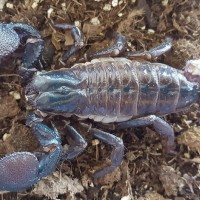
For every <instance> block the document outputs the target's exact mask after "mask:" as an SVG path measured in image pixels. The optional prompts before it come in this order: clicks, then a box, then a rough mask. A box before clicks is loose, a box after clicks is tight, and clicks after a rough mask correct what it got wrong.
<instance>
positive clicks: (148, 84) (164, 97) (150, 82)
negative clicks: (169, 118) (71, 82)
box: [72, 58, 198, 123]
mask: <svg viewBox="0 0 200 200" xmlns="http://www.w3.org/2000/svg"><path fill="white" fill-rule="evenodd" d="M72 70H73V72H74V73H75V74H76V76H77V77H78V78H80V80H82V84H79V87H80V88H79V89H83V90H84V91H85V98H86V100H85V101H84V102H85V106H83V105H80V107H81V110H79V111H77V113H74V114H77V115H78V116H80V117H89V118H92V119H94V120H95V121H102V122H107V123H108V122H115V121H125V120H128V119H130V118H132V117H141V116H146V115H149V114H157V115H163V114H168V113H171V112H175V111H176V110H179V109H182V108H184V107H187V106H188V105H190V104H191V103H192V102H194V101H196V98H198V97H197V89H198V88H197V84H196V83H191V82H189V81H187V80H186V78H185V77H184V76H183V75H182V73H181V72H179V71H178V70H176V69H174V68H171V67H169V66H167V65H164V64H160V63H147V62H138V61H130V60H127V59H125V58H115V59H112V58H110V59H109V58H107V59H106V60H105V59H98V60H93V61H92V62H91V63H85V64H77V65H75V66H74V67H73V68H72ZM81 87H82V88H81Z"/></svg>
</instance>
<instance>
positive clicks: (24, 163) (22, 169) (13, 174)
mask: <svg viewBox="0 0 200 200" xmlns="http://www.w3.org/2000/svg"><path fill="white" fill-rule="evenodd" d="M0 169H1V170H0V190H9V191H19V190H22V189H25V188H28V187H30V186H31V185H33V184H34V183H36V182H37V181H38V171H39V162H38V159H37V157H36V156H35V155H34V154H32V153H29V152H18V153H13V154H10V155H8V156H6V157H3V158H2V159H0Z"/></svg>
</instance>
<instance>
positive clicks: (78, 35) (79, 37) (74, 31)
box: [53, 23, 84, 61]
mask: <svg viewBox="0 0 200 200" xmlns="http://www.w3.org/2000/svg"><path fill="white" fill-rule="evenodd" d="M53 26H54V27H56V28H60V29H65V30H71V35H72V37H73V39H74V44H73V45H72V46H71V47H70V48H69V49H68V50H67V52H66V53H65V54H64V55H63V58H62V61H66V60H68V59H69V57H70V56H71V55H73V54H74V53H76V52H77V51H78V50H79V49H81V48H82V47H83V45H84V35H83V33H82V32H81V31H80V29H79V28H78V27H77V26H74V25H70V24H67V23H63V24H54V25H53Z"/></svg>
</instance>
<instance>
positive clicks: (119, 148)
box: [90, 129, 124, 178]
mask: <svg viewBox="0 0 200 200" xmlns="http://www.w3.org/2000/svg"><path fill="white" fill-rule="evenodd" d="M90 133H92V134H93V135H94V137H96V138H98V139H99V140H101V141H103V142H105V143H107V144H110V145H112V146H113V147H114V148H113V150H112V153H111V157H110V158H111V166H108V167H106V168H104V169H102V170H101V171H99V172H97V173H95V175H94V177H95V178H99V177H102V176H105V175H106V174H108V173H110V172H112V171H113V170H115V169H116V168H117V167H118V166H119V165H120V164H121V163H122V160H123V156H124V144H123V141H122V139H121V138H119V137H116V136H114V135H112V134H110V133H106V132H103V131H101V130H98V129H90Z"/></svg>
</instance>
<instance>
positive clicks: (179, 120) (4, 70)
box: [0, 0, 200, 200]
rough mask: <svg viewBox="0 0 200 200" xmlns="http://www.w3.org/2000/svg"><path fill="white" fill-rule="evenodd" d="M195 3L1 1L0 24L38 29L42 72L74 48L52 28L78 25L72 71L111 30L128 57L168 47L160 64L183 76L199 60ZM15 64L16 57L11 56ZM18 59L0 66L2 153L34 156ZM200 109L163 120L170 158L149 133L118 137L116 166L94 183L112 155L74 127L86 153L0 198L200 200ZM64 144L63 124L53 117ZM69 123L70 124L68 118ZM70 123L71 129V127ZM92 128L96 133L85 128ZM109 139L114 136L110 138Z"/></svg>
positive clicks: (198, 14) (141, 131)
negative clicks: (81, 39)
mask: <svg viewBox="0 0 200 200" xmlns="http://www.w3.org/2000/svg"><path fill="white" fill-rule="evenodd" d="M199 10H200V2H199V0H194V1H189V0H184V1H183V0H175V1H168V0H150V1H146V0H137V1H136V0H131V1H126V0H91V1H84V0H76V1H75V0H70V1H64V0H60V1H57V0H52V1H46V0H31V1H29V0H23V1H17V0H4V1H1V2H0V19H1V22H7V23H8V22H24V23H28V24H30V25H32V26H34V27H35V28H36V29H37V30H39V31H40V32H41V34H42V36H43V38H44V40H45V43H46V47H45V49H46V54H47V55H46V56H47V57H45V59H46V63H45V70H52V69H58V68H61V67H63V65H62V63H60V60H61V57H62V55H63V53H64V51H65V50H67V49H68V48H69V47H70V45H71V44H72V43H73V42H74V41H73V38H72V37H71V34H70V31H63V30H59V29H56V28H54V27H53V25H52V24H53V23H63V22H64V23H70V24H75V25H76V26H78V27H79V28H80V29H81V30H82V31H83V33H84V35H85V45H84V47H83V48H82V50H80V51H79V52H78V54H77V55H75V56H73V57H72V58H71V59H70V61H68V62H67V63H66V66H65V67H71V65H72V63H74V62H76V61H77V60H79V59H80V58H82V57H83V55H84V54H85V53H86V52H91V51H94V50H97V49H102V48H104V47H108V46H109V45H110V44H111V43H112V42H113V40H112V38H110V35H109V34H108V33H109V31H111V30H113V31H116V32H120V33H122V34H123V35H125V36H126V38H127V47H126V51H140V50H147V49H149V48H151V47H154V46H156V45H158V44H160V43H161V42H162V41H164V40H165V38H166V37H171V38H173V48H172V50H171V51H169V52H168V53H167V54H165V55H164V56H161V58H158V61H159V62H162V63H166V64H169V65H171V66H174V67H175V68H178V69H181V68H183V67H184V65H185V62H186V61H187V60H189V59H199V58H200V51H199V49H200V39H199V38H200V12H199ZM14 58H15V57H14ZM20 64H21V57H20V56H18V57H17V58H15V59H13V57H6V58H4V59H1V60H0V68H1V75H0V82H1V84H0V103H1V106H0V122H1V123H0V154H1V155H2V156H4V155H6V154H10V153H11V152H16V151H30V152H34V151H37V150H38V149H39V148H40V146H39V143H38V141H37V140H36V138H35V137H34V135H33V133H32V131H31V129H30V128H28V127H26V125H25V121H26V114H27V112H28V111H29V109H30V108H29V106H28V105H27V104H26V101H25V99H24V93H23V87H22V86H21V83H20V78H19V76H18V75H17V74H18V68H19V66H20ZM199 117H200V112H199V107H198V106H196V105H195V106H193V107H192V108H191V109H190V110H188V111H186V112H181V113H175V114H171V115H169V116H167V117H165V120H166V121H168V122H169V123H170V124H171V125H172V126H173V128H174V130H175V135H176V138H177V140H176V152H177V153H176V155H172V156H171V155H165V154H163V153H162V145H161V140H160V138H159V137H158V135H157V134H156V132H155V131H154V130H151V129H150V128H149V127H147V128H136V129H127V130H122V131H117V133H118V136H120V137H121V138H122V139H123V141H124V145H125V147H126V148H125V156H124V162H123V163H122V165H121V166H120V167H119V168H117V169H116V170H115V171H114V172H112V173H111V174H108V175H107V176H105V177H103V178H101V179H100V180H99V181H98V182H97V183H96V182H95V181H94V179H93V174H94V172H95V171H97V170H99V169H101V168H102V167H103V166H104V165H105V166H106V165H107V164H109V163H110V160H109V156H110V152H111V148H110V147H109V146H107V145H105V144H102V143H99V141H93V140H91V138H90V136H88V133H87V130H86V129H87V126H85V125H84V126H83V127H82V126H81V125H80V124H78V125H77V124H76V123H75V124H76V128H77V129H78V130H79V131H80V132H81V134H82V135H83V136H84V137H85V138H86V139H87V141H88V147H87V149H86V151H85V152H84V153H83V154H82V155H80V156H79V157H77V158H76V159H74V160H71V161H64V162H63V163H62V164H61V165H58V168H57V171H55V172H54V173H52V175H50V176H48V177H45V178H44V179H42V180H41V181H40V182H39V183H38V184H37V185H35V186H33V187H32V188H31V189H29V190H27V191H25V192H19V193H2V194H1V195H2V198H3V199H5V200H8V199H116V200H117V199H123V200H129V199H134V200H142V199H152V200H154V199H163V200H168V199H176V200H178V199H191V200H194V199H195V200H198V199H200V190H199V187H200V182H199V179H200V149H199V141H200V134H199V130H200V129H199V128H200V127H199V125H200V123H199ZM52 120H53V123H55V125H56V127H57V128H58V129H59V131H60V132H61V135H62V139H63V144H64V143H65V133H64V128H63V124H65V123H66V120H68V119H63V118H59V117H57V118H52ZM71 121H73V119H71ZM72 123H73V122H72ZM90 123H91V124H90V125H92V126H96V125H95V124H93V122H90ZM111 132H112V133H115V132H113V131H111Z"/></svg>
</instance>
